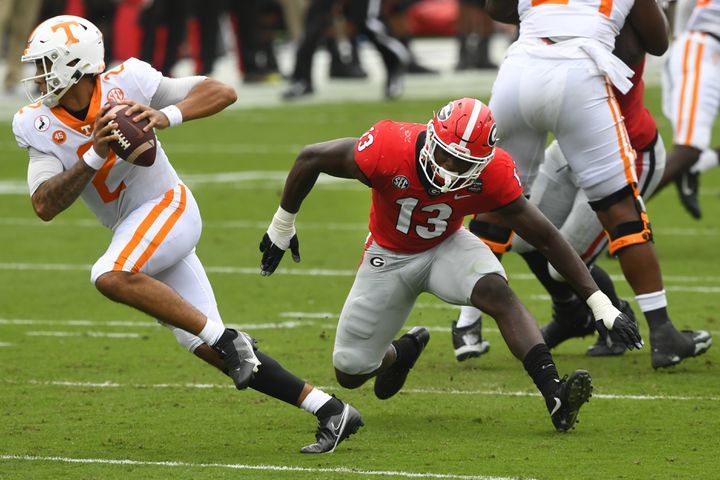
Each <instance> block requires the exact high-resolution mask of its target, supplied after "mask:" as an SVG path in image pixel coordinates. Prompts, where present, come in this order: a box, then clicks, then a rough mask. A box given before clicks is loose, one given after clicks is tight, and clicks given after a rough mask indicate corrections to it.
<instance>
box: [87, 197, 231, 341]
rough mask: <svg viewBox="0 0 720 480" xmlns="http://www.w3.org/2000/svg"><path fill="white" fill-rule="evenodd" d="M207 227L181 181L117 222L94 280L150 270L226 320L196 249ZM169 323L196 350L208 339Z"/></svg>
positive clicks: (200, 307) (202, 308)
mask: <svg viewBox="0 0 720 480" xmlns="http://www.w3.org/2000/svg"><path fill="white" fill-rule="evenodd" d="M201 231H202V219H201V218H200V210H199V209H198V206H197V203H196V202H195V199H194V198H193V195H192V192H190V189H189V188H187V187H186V186H185V185H182V184H179V185H177V186H176V187H175V188H173V189H172V190H169V191H168V192H166V193H165V194H164V195H162V196H160V197H158V198H155V199H153V200H151V201H149V202H146V203H144V204H142V205H141V206H140V207H138V208H137V209H135V210H134V211H133V212H132V213H130V214H129V215H128V216H127V217H126V218H125V219H124V220H123V221H122V222H120V223H119V224H118V225H117V226H116V227H115V230H114V231H113V237H112V241H111V242H110V246H109V247H108V249H107V251H106V252H105V253H104V254H103V256H102V257H100V259H99V260H98V261H97V262H95V265H93V268H92V273H91V280H92V282H93V283H95V281H96V280H97V279H98V277H100V275H102V274H104V273H107V272H111V271H124V272H141V273H144V274H146V275H149V276H151V277H153V278H155V279H157V280H160V281H161V282H163V283H165V284H167V285H169V286H170V287H172V288H173V289H174V290H175V291H176V292H177V293H178V294H179V295H180V296H181V297H182V298H184V299H185V300H186V301H187V302H188V303H190V304H191V305H193V306H194V307H195V308H197V309H198V310H199V311H200V312H201V313H203V314H204V315H206V316H207V317H208V319H209V321H213V322H220V323H221V324H222V319H221V318H220V313H219V312H218V308H217V303H216V301H215V295H214V293H213V290H212V287H211V286H210V282H209V281H208V278H207V275H206V274H205V269H204V268H203V266H202V263H201V262H200V259H199V258H198V257H197V255H196V254H195V245H196V244H197V242H198V240H200V233H201ZM161 323H162V322H161ZM163 325H165V326H167V327H168V328H170V330H172V332H173V334H174V335H175V337H176V338H177V339H178V341H179V342H180V343H181V344H182V345H183V346H184V347H185V348H187V349H188V350H190V351H191V352H192V351H194V350H195V349H196V348H197V347H198V346H199V345H200V344H202V343H203V342H202V340H200V339H199V338H198V337H196V336H195V335H192V334H190V333H187V332H185V331H184V330H181V329H179V328H177V327H173V326H171V325H166V324H163Z"/></svg>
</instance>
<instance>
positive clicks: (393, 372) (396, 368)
mask: <svg viewBox="0 0 720 480" xmlns="http://www.w3.org/2000/svg"><path fill="white" fill-rule="evenodd" d="M406 337H407V338H410V339H412V340H413V341H414V342H415V344H416V346H417V355H415V357H414V358H411V359H406V360H403V362H402V364H400V362H398V361H395V363H393V364H392V365H390V367H388V368H387V369H385V370H383V371H382V372H380V373H379V374H378V375H377V376H376V377H375V396H376V397H377V398H379V399H380V400H387V399H388V398H390V397H392V396H393V395H395V394H396V393H397V392H399V391H400V389H401V388H402V386H403V385H404V384H405V379H406V378H407V376H408V373H410V369H411V368H412V367H413V365H415V362H416V361H417V359H418V358H419V357H420V354H421V353H422V351H423V350H424V349H425V345H427V344H428V342H429V341H430V332H428V329H427V328H425V327H413V328H411V329H410V331H409V332H408V333H406V334H405V335H403V336H402V337H400V339H403V338H406Z"/></svg>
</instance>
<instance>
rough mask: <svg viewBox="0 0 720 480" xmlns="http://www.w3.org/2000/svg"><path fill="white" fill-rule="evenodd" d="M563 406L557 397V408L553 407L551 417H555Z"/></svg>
mask: <svg viewBox="0 0 720 480" xmlns="http://www.w3.org/2000/svg"><path fill="white" fill-rule="evenodd" d="M561 406H562V402H561V401H560V399H559V398H558V397H555V407H553V409H552V412H550V416H551V417H552V416H553V415H555V413H556V412H557V411H558V410H560V407H561Z"/></svg>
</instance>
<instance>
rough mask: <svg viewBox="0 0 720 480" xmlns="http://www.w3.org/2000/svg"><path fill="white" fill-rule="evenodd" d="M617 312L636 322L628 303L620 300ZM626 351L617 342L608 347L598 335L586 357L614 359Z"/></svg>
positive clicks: (623, 346)
mask: <svg viewBox="0 0 720 480" xmlns="http://www.w3.org/2000/svg"><path fill="white" fill-rule="evenodd" d="M618 310H620V311H621V312H622V313H624V314H625V315H627V316H628V318H630V319H631V320H632V321H633V322H637V320H636V319H635V312H633V311H632V308H631V307H630V303H629V302H626V301H625V300H623V299H622V298H621V299H620V306H619V307H618ZM626 350H627V347H625V345H623V344H621V343H619V342H615V343H613V345H612V346H611V347H608V346H607V342H606V341H605V338H603V337H602V335H598V339H597V342H595V344H594V345H590V346H589V347H588V349H587V352H586V355H587V356H588V357H615V356H618V355H622V354H623V353H625V351H626Z"/></svg>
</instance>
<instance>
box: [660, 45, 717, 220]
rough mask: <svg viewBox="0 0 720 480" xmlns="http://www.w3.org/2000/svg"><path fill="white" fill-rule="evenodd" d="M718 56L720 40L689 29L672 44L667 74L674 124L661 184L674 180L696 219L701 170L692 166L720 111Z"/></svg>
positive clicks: (666, 106)
mask: <svg viewBox="0 0 720 480" xmlns="http://www.w3.org/2000/svg"><path fill="white" fill-rule="evenodd" d="M718 55H720V40H717V39H715V38H713V37H711V36H710V35H707V34H703V33H700V32H687V33H685V34H684V35H682V36H681V37H679V38H678V39H677V41H676V42H675V43H674V44H673V46H672V48H671V51H670V56H669V59H668V62H667V65H666V68H665V72H664V78H663V110H664V113H665V115H666V116H667V117H668V119H669V120H670V122H671V123H672V125H673V148H672V151H671V152H670V155H669V156H668V167H667V170H666V171H665V176H664V177H663V179H662V181H661V183H660V186H659V188H658V189H662V188H663V187H664V186H665V185H667V184H668V183H670V182H673V181H674V182H675V183H676V185H677V187H678V194H679V196H680V200H681V202H682V204H683V206H684V207H685V208H686V209H687V210H688V211H689V212H690V214H691V215H692V216H693V217H695V218H700V216H701V211H700V204H699V199H698V189H699V180H698V176H699V175H698V173H697V170H693V169H692V168H691V167H692V166H693V165H694V164H695V163H696V162H697V161H698V159H699V157H700V154H701V153H702V152H703V150H705V149H707V148H708V147H709V146H710V137H711V133H712V132H711V130H712V125H713V122H714V120H715V117H716V116H717V114H718V112H719V111H720V84H718V82H717V78H718V76H719V75H720V64H718V62H717V56H718ZM688 65H690V66H691V67H688Z"/></svg>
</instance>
